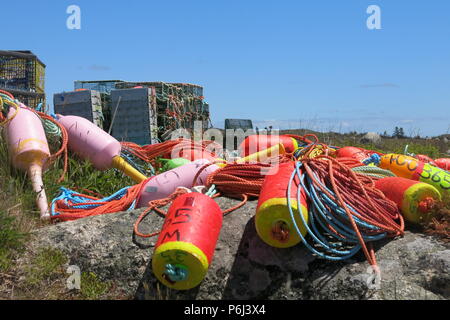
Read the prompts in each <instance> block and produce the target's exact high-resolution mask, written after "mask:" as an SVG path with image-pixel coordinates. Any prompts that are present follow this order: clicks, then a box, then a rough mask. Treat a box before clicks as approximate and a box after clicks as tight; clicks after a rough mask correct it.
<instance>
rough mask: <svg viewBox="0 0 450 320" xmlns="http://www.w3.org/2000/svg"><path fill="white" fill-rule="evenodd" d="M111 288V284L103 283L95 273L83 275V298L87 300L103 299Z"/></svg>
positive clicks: (84, 273) (83, 273)
mask: <svg viewBox="0 0 450 320" xmlns="http://www.w3.org/2000/svg"><path fill="white" fill-rule="evenodd" d="M110 288H111V284H110V283H109V282H103V281H101V280H100V279H99V278H98V277H97V275H96V274H95V273H93V272H82V273H81V298H82V299H85V300H98V299H101V298H102V297H103V296H104V295H105V294H106V293H107V292H108V291H109V289H110Z"/></svg>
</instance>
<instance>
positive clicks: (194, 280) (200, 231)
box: [152, 192, 223, 290]
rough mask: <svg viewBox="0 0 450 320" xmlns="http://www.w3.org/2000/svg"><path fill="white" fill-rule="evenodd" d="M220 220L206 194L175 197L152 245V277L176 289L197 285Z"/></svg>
mask: <svg viewBox="0 0 450 320" xmlns="http://www.w3.org/2000/svg"><path fill="white" fill-rule="evenodd" d="M222 220H223V214H222V211H221V209H220V207H219V205H218V204H217V203H216V202H215V201H214V200H213V199H211V198H210V197H208V196H207V195H204V194H202V193H197V192H192V193H187V194H183V195H181V196H179V197H178V198H176V199H175V200H174V202H173V203H172V205H171V207H170V209H169V211H168V213H167V216H166V219H165V222H164V225H163V227H162V230H161V232H160V234H159V237H158V242H157V243H156V245H155V251H154V253H153V259H152V270H153V273H154V274H155V276H156V278H157V279H158V280H159V281H160V282H161V283H163V284H164V285H165V286H167V287H169V288H171V289H176V290H189V289H192V288H195V287H196V286H198V285H199V284H200V283H201V282H202V281H203V279H204V278H205V276H206V273H207V272H208V269H209V266H210V265H211V262H212V259H213V255H214V251H215V248H216V243H217V240H218V238H219V234H220V229H221V228H222Z"/></svg>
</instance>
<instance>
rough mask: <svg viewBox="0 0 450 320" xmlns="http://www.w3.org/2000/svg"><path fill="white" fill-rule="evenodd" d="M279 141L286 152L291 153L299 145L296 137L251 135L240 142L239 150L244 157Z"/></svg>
mask: <svg viewBox="0 0 450 320" xmlns="http://www.w3.org/2000/svg"><path fill="white" fill-rule="evenodd" d="M280 143H281V144H283V147H284V150H286V152H287V153H293V152H294V151H295V150H297V149H298V147H299V146H298V142H297V140H296V139H294V138H291V137H289V136H286V135H281V136H278V135H251V136H248V137H247V138H246V139H245V140H244V141H243V142H242V143H241V145H240V146H239V152H240V154H241V157H246V156H248V155H251V154H254V153H257V152H260V151H263V150H266V149H268V148H270V147H273V146H276V145H277V144H280Z"/></svg>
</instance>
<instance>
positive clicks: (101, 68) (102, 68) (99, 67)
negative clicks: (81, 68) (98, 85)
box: [89, 64, 111, 71]
mask: <svg viewBox="0 0 450 320" xmlns="http://www.w3.org/2000/svg"><path fill="white" fill-rule="evenodd" d="M89 70H92V71H108V70H111V68H110V67H108V66H102V65H97V64H93V65H91V66H89Z"/></svg>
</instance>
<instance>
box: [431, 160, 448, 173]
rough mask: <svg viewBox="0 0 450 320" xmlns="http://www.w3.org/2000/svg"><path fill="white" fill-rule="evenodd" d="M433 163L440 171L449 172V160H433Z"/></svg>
mask: <svg viewBox="0 0 450 320" xmlns="http://www.w3.org/2000/svg"><path fill="white" fill-rule="evenodd" d="M434 163H435V164H436V165H437V166H438V167H439V168H441V169H443V170H446V171H450V158H441V159H436V160H434Z"/></svg>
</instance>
